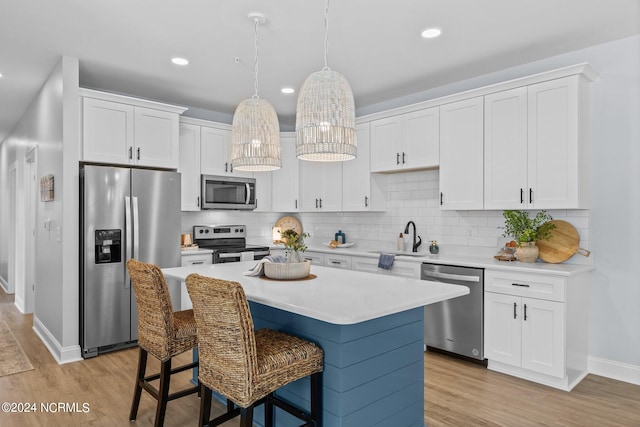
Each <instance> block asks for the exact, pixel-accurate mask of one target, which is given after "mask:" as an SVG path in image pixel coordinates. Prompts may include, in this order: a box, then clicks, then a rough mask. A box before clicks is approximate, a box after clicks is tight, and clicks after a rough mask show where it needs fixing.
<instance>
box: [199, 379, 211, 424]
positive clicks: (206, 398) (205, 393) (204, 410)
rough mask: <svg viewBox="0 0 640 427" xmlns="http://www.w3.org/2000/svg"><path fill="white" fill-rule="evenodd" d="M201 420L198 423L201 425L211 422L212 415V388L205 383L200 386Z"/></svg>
mask: <svg viewBox="0 0 640 427" xmlns="http://www.w3.org/2000/svg"><path fill="white" fill-rule="evenodd" d="M200 395H201V397H200V420H199V421H198V425H199V426H200V427H203V426H206V425H207V424H209V418H210V417H211V395H212V393H211V389H210V388H209V387H207V386H205V385H204V384H202V385H201V386H200Z"/></svg>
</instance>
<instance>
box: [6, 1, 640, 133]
mask: <svg viewBox="0 0 640 427" xmlns="http://www.w3.org/2000/svg"><path fill="white" fill-rule="evenodd" d="M329 6H330V7H329V50H328V65H329V67H330V68H331V69H332V70H335V71H338V72H340V73H342V74H343V75H345V76H346V77H347V79H348V80H349V82H350V84H351V86H352V89H353V92H354V96H355V102H356V108H361V107H365V106H370V105H372V104H376V103H379V102H383V101H386V100H390V99H394V98H398V97H401V96H404V95H408V94H411V93H415V92H420V91H424V90H428V89H432V88H434V87H438V86H442V85H444V84H447V83H452V82H455V81H459V80H463V79H466V78H470V77H473V76H477V75H481V74H486V73H490V72H493V71H497V70H501V69H504V68H508V67H512V66H516V65H520V64H524V63H528V62H532V61H535V60H538V59H541V58H545V57H549V56H553V55H557V54H561V53H564V52H568V51H572V50H577V49H580V48H584V47H588V46H592V45H596V44H600V43H604V42H608V41H612V40H616V39H620V38H624V37H628V36H632V35H635V34H640V1H638V0H518V1H513V0H512V1H509V0H421V1H418V0H393V1H392V0H387V1H383V0H333V1H332V2H331V3H330V5H329ZM251 12H261V13H263V14H264V15H265V16H266V19H267V21H266V23H265V24H264V25H261V26H260V27H259V53H260V54H259V95H260V97H261V98H263V99H266V100H268V101H269V102H271V103H272V104H273V106H274V108H275V109H276V112H277V113H278V116H279V118H280V121H281V123H283V124H284V125H285V126H287V125H288V126H292V125H293V123H294V121H295V108H296V99H297V93H296V94H293V95H284V94H282V93H281V92H280V89H281V88H282V87H285V86H290V87H293V88H295V89H296V90H297V89H298V88H300V86H301V85H302V83H303V81H304V79H305V78H306V77H307V76H308V75H309V74H310V73H312V72H314V71H318V70H320V69H322V67H323V66H324V56H323V55H324V1H323V0H262V1H260V0H226V1H223V0H218V1H215V0H188V1H180V0H109V1H106V0H103V1H99V0H2V7H1V12H0V73H1V74H2V75H3V77H1V78H0V141H2V140H4V139H5V137H6V136H7V134H8V132H9V131H10V130H11V129H12V128H13V126H14V125H15V123H16V121H17V120H18V119H19V118H20V117H21V116H22V114H23V113H24V111H25V110H26V109H27V107H28V105H29V103H30V102H31V101H32V100H33V98H34V97H35V95H36V93H37V92H38V90H39V89H40V87H41V86H42V84H43V83H44V81H45V79H46V78H47V76H48V74H49V73H50V72H51V71H52V69H53V68H54V66H55V65H56V63H57V62H58V61H59V59H60V56H61V55H68V56H72V57H77V58H79V61H80V85H81V86H83V87H90V88H96V89H103V90H107V91H111V92H118V93H125V94H130V95H134V96H138V97H142V98H147V99H152V100H158V101H164V102H168V103H175V104H179V105H183V106H188V107H195V108H198V109H204V110H210V111H215V112H219V113H224V114H227V115H229V116H228V117H230V115H232V114H233V111H234V110H235V107H236V106H237V105H238V103H239V102H240V101H241V100H243V99H246V98H249V97H251V95H252V94H253V91H254V86H253V65H254V64H253V62H254V24H253V22H252V21H251V20H249V18H248V15H249V13H251ZM428 27H438V28H441V29H442V31H443V33H442V35H441V36H440V37H439V38H436V39H423V38H421V37H420V33H421V31H422V30H423V29H425V28H428ZM175 56H180V57H184V58H187V59H188V60H189V61H190V63H189V65H188V66H186V67H179V66H176V65H173V64H172V63H171V62H170V59H171V58H172V57H175ZM236 58H237V60H236ZM192 111H193V110H192ZM187 114H189V112H187Z"/></svg>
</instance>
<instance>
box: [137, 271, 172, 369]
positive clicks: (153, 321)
mask: <svg viewBox="0 0 640 427" xmlns="http://www.w3.org/2000/svg"><path fill="white" fill-rule="evenodd" d="M127 270H128V271H129V276H130V277H131V283H132V284H133V291H134V293H135V296H136V305H137V307H138V345H140V346H141V347H142V348H144V349H145V350H147V351H148V352H149V353H151V354H153V355H154V356H155V357H157V358H158V359H160V360H165V359H167V358H169V357H171V356H170V354H169V344H168V342H169V337H173V336H174V335H175V333H174V330H173V329H174V328H173V318H172V316H173V309H172V305H171V296H170V295H169V289H168V287H167V282H166V281H165V278H164V274H162V271H161V270H160V268H159V267H158V266H157V265H154V264H147V263H144V262H140V261H137V260H135V259H130V260H128V261H127Z"/></svg>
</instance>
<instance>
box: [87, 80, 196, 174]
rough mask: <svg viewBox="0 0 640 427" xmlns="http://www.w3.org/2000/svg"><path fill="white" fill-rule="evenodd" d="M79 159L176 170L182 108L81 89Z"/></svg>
mask: <svg viewBox="0 0 640 427" xmlns="http://www.w3.org/2000/svg"><path fill="white" fill-rule="evenodd" d="M80 94H81V96H82V160H83V161H85V162H98V163H113V164H121V165H122V164H124V165H137V166H148V167H157V168H165V169H176V168H178V161H179V130H178V126H179V123H178V116H179V114H181V113H182V112H183V111H184V110H185V108H182V107H176V106H172V105H168V104H161V103H156V102H151V101H144V100H140V99H135V98H130V97H126V96H120V95H113V94H108V93H103V92H97V91H93V90H88V89H81V91H80Z"/></svg>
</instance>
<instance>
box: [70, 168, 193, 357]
mask: <svg viewBox="0 0 640 427" xmlns="http://www.w3.org/2000/svg"><path fill="white" fill-rule="evenodd" d="M80 199H81V200H80V240H81V245H82V247H81V250H80V269H81V271H80V316H81V318H80V341H81V343H80V344H81V346H82V356H83V357H84V358H89V357H93V356H97V355H98V354H101V353H104V352H107V351H111V350H117V349H120V348H126V347H131V346H133V345H135V344H136V340H137V338H138V329H137V327H138V310H137V307H136V303H135V294H134V292H133V288H132V286H131V282H130V279H129V274H128V272H127V268H126V262H127V260H128V259H130V258H135V259H137V260H139V261H143V262H149V263H154V264H157V265H158V266H160V267H163V268H164V267H178V266H180V227H181V224H180V221H181V219H180V174H178V173H176V172H170V171H156V170H149V169H133V168H123V167H109V166H93V165H85V166H84V167H82V168H81V169H80ZM169 288H170V292H171V294H172V295H171V296H172V301H179V292H180V284H179V283H175V282H170V283H169Z"/></svg>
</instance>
